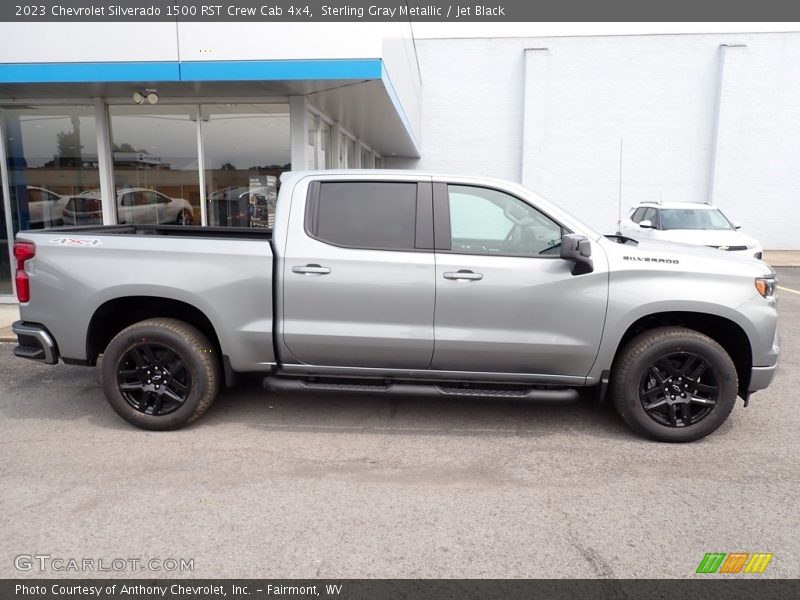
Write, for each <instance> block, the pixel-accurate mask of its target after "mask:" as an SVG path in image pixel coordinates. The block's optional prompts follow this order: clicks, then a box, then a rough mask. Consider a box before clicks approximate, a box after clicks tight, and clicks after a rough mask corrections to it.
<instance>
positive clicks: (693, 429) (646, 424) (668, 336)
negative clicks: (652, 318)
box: [611, 327, 738, 442]
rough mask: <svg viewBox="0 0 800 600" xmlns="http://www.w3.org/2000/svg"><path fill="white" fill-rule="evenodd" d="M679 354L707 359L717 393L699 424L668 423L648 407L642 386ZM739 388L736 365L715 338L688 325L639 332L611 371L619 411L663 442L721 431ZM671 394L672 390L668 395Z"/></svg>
mask: <svg viewBox="0 0 800 600" xmlns="http://www.w3.org/2000/svg"><path fill="white" fill-rule="evenodd" d="M679 353H690V354H693V355H696V356H697V357H699V359H701V360H704V361H706V363H707V365H708V366H707V370H710V371H709V375H710V376H712V377H714V378H715V381H716V384H717V386H716V387H717V388H718V397H717V399H716V403H715V404H714V406H713V408H711V410H710V412H709V413H708V414H707V415H706V416H704V417H702V418H701V420H699V421H698V422H696V423H691V424H689V425H683V426H669V425H665V424H662V423H659V422H657V421H656V420H654V419H653V418H651V416H650V415H649V414H648V412H647V411H646V410H645V407H644V405H643V401H642V398H641V389H642V388H641V387H640V386H641V385H642V382H643V378H644V377H645V376H646V375H647V374H648V372H650V370H651V368H652V367H653V366H654V365H655V364H656V363H658V362H659V361H660V360H661V359H663V358H664V357H666V356H674V355H675V354H679ZM662 364H663V363H662ZM681 387H683V386H681ZM665 389H666V388H665ZM737 390H738V379H737V374H736V367H735V366H734V364H733V361H732V360H731V358H730V356H729V355H728V353H727V352H726V351H725V349H724V348H723V347H722V346H720V345H719V344H718V343H717V342H715V341H714V340H712V339H711V338H710V337H708V336H706V335H703V334H702V333H700V332H698V331H694V330H692V329H687V328H684V327H659V328H656V329H651V330H649V331H645V332H643V333H641V334H639V335H637V336H636V337H635V338H633V339H632V340H630V341H629V342H628V343H627V344H626V345H625V347H624V348H622V349H621V350H620V351H619V353H618V354H617V358H616V360H615V361H614V366H613V368H612V372H611V394H612V398H613V401H614V406H615V408H616V410H617V412H618V413H619V415H620V416H621V417H622V419H623V420H624V421H625V423H627V424H628V425H629V426H630V427H631V429H633V430H634V431H636V432H637V433H639V434H640V435H642V436H644V437H648V438H650V439H653V440H657V441H660V442H693V441H696V440H699V439H701V438H704V437H706V436H707V435H709V434H711V433H713V432H714V431H716V430H717V428H718V427H719V426H720V425H722V423H724V422H725V419H727V418H728V415H729V414H730V413H731V410H733V407H734V405H735V404H736V395H737ZM670 391H671V390H670ZM678 395H679V394H678ZM667 397H669V394H668V393H667V394H666V395H665V397H664V399H665V400H666V398H667ZM689 421H691V419H689Z"/></svg>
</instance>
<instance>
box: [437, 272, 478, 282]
mask: <svg viewBox="0 0 800 600" xmlns="http://www.w3.org/2000/svg"><path fill="white" fill-rule="evenodd" d="M444 278H445V279H455V280H456V281H478V280H479V279H483V273H473V272H472V271H470V270H469V269H461V270H460V271H448V272H447V273H445V274H444Z"/></svg>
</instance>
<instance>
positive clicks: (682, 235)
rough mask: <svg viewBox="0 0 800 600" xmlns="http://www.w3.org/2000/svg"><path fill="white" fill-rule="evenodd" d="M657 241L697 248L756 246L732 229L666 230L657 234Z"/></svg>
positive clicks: (755, 243)
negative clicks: (693, 245)
mask: <svg viewBox="0 0 800 600" xmlns="http://www.w3.org/2000/svg"><path fill="white" fill-rule="evenodd" d="M658 237H659V239H662V240H666V241H670V242H680V243H683V244H697V245H698V246H747V247H749V248H752V247H755V246H757V245H758V242H756V240H755V239H753V238H751V237H750V236H749V235H745V234H744V233H742V232H741V231H736V230H733V229H719V230H716V229H667V230H666V231H663V230H662V231H659V232H658Z"/></svg>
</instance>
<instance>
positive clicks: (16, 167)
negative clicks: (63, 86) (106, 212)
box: [4, 106, 99, 233]
mask: <svg viewBox="0 0 800 600" xmlns="http://www.w3.org/2000/svg"><path fill="white" fill-rule="evenodd" d="M4 119H5V122H4V124H5V131H6V148H7V155H8V174H9V184H10V191H11V215H10V217H11V222H12V224H13V229H14V232H15V233H16V232H17V231H20V230H24V229H42V228H44V227H53V226H58V225H62V224H63V223H64V213H65V211H66V210H67V209H68V207H69V204H70V201H71V199H72V198H74V197H75V196H77V195H79V194H82V193H84V192H86V191H87V190H94V189H96V188H97V187H98V186H99V173H98V168H97V134H96V130H95V120H94V109H93V108H92V107H90V106H69V107H64V106H60V107H56V106H41V107H34V106H26V107H24V108H8V109H6V110H5V111H4Z"/></svg>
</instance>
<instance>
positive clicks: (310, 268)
mask: <svg viewBox="0 0 800 600" xmlns="http://www.w3.org/2000/svg"><path fill="white" fill-rule="evenodd" d="M330 272H331V269H330V267H321V266H319V265H316V264H311V265H305V266H302V267H292V273H300V274H301V275H327V274H328V273H330Z"/></svg>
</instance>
